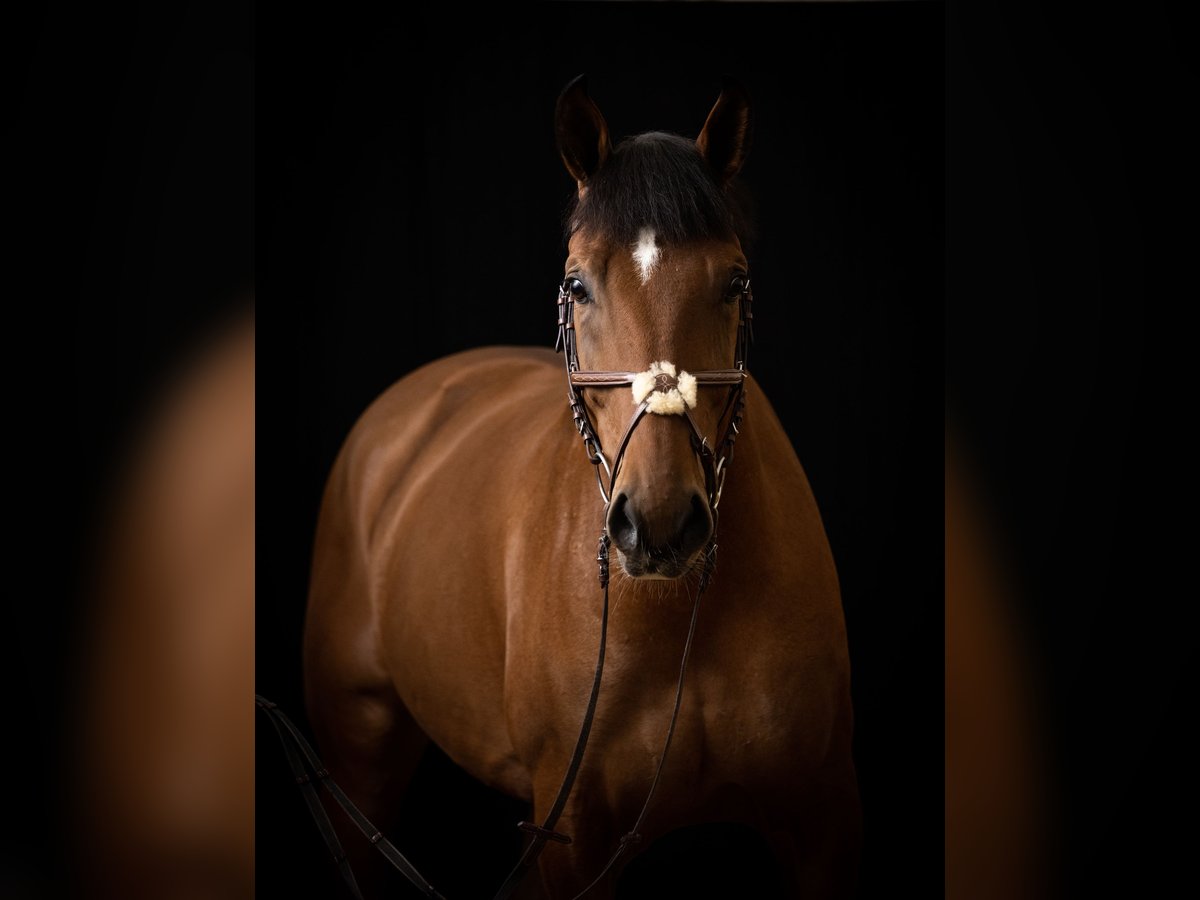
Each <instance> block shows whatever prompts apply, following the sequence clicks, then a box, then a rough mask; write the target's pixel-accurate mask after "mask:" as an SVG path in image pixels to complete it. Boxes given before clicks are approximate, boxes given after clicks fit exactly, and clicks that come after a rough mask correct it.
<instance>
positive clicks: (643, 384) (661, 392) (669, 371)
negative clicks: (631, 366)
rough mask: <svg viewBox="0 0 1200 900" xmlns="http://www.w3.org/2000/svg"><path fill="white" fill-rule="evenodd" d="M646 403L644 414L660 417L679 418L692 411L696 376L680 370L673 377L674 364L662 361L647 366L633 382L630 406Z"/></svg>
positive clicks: (694, 404) (694, 400) (694, 401)
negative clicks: (686, 411) (631, 403)
mask: <svg viewBox="0 0 1200 900" xmlns="http://www.w3.org/2000/svg"><path fill="white" fill-rule="evenodd" d="M643 400H645V401H646V411H647V412H652V413H657V414H658V415H660V416H681V415H683V412H684V410H685V409H688V408H691V409H694V408H695V407H696V376H695V375H689V374H688V373H687V372H684V371H683V370H679V372H678V374H676V370H675V364H674V363H669V362H667V361H666V360H663V361H662V362H656V363H651V364H650V368H649V369H647V370H646V371H645V372H639V373H638V374H637V376H636V377H635V378H634V379H633V403H634V405H635V406H636V405H638V404H639V403H641V402H642V401H643Z"/></svg>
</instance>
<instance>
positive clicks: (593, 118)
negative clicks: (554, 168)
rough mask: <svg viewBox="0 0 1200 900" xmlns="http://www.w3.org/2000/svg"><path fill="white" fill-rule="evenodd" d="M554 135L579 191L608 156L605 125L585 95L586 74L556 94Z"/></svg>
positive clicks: (594, 105)
mask: <svg viewBox="0 0 1200 900" xmlns="http://www.w3.org/2000/svg"><path fill="white" fill-rule="evenodd" d="M554 134H555V137H556V138H557V139H558V152H559V155H560V156H562V161H563V165H565V166H566V167H567V171H568V172H570V173H571V177H572V178H574V179H575V182H576V184H578V185H579V191H580V193H582V192H583V190H584V188H585V187H586V186H587V180H588V179H589V178H590V177H592V176H593V175H595V174H596V170H597V169H599V168H600V167H601V166H602V165H604V161H605V160H606V159H608V151H609V143H608V124H607V123H606V122H605V121H604V116H602V115H601V114H600V109H599V108H598V107H597V106H596V104H595V103H593V102H592V98H591V97H589V96H588V92H587V76H586V75H580V76H579V77H577V78H576V79H575V80H574V81H572V82H571V83H570V84H568V85H567V86H566V87H565V88H563V92H562V93H561V94H559V95H558V103H557V104H556V105H555V108H554Z"/></svg>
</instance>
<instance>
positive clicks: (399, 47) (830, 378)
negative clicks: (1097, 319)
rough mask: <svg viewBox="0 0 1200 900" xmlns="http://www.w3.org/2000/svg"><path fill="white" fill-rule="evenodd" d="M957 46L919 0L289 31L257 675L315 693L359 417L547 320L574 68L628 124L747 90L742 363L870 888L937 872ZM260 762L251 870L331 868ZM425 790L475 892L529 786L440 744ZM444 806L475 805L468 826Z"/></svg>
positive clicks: (425, 16)
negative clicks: (816, 633)
mask: <svg viewBox="0 0 1200 900" xmlns="http://www.w3.org/2000/svg"><path fill="white" fill-rule="evenodd" d="M942 36H943V25H942V9H941V7H940V5H935V4H924V3H903V4H833V5H816V4H813V5H809V4H800V5H790V4H789V5H782V4H778V5H777V4H764V5H757V4H741V3H738V4H720V5H707V4H706V5H693V4H623V3H610V4H586V3H564V4H545V5H539V6H531V7H516V8H508V7H505V8H504V9H503V10H502V11H496V12H491V13H484V14H482V15H474V14H472V15H468V14H466V13H465V12H464V11H462V10H457V9H454V8H451V9H449V10H442V11H435V10H433V9H430V8H406V9H405V11H403V12H394V13H389V14H372V15H367V14H349V13H346V14H341V15H336V16H332V17H330V16H328V15H326V14H322V15H320V16H317V17H306V16H305V15H292V16H289V17H288V18H287V19H286V20H277V21H274V22H272V28H271V36H270V45H271V52H270V54H269V59H268V60H267V64H266V65H264V66H263V67H262V68H261V70H260V72H259V79H258V84H257V92H258V109H259V110H260V114H259V137H258V144H257V154H258V178H259V189H260V196H262V197H263V198H264V199H265V201H266V202H263V203H261V204H260V213H259V215H260V217H261V218H260V223H259V224H260V227H259V240H260V245H259V246H260V252H261V272H262V273H263V287H262V289H261V291H260V297H259V318H260V321H259V348H260V351H259V352H260V364H259V367H258V391H259V401H258V408H259V416H260V423H261V427H260V431H259V438H258V459H259V466H258V473H259V474H258V479H259V481H258V489H259V493H260V500H259V504H258V521H259V525H258V533H259V540H260V549H259V575H258V579H259V589H258V597H259V600H258V604H259V607H258V609H259V612H258V655H257V670H258V689H259V690H260V692H262V693H264V694H266V695H268V696H270V697H272V698H273V699H275V700H276V701H278V702H279V703H280V704H281V705H283V706H284V707H285V708H286V709H287V710H289V711H291V712H292V713H294V714H296V715H300V713H301V710H302V697H301V693H300V688H299V673H300V657H299V646H300V635H301V627H302V618H303V606H304V597H305V591H306V584H307V566H308V561H309V554H310V544H311V539H312V533H313V527H314V522H315V518H316V513H317V508H318V503H319V499H320V492H321V489H322V486H323V482H324V478H325V476H326V473H327V472H328V469H329V467H330V465H331V463H332V461H333V458H334V455H335V454H336V452H337V450H338V447H339V445H340V443H341V441H342V439H343V438H344V437H345V435H346V433H347V431H348V430H349V428H350V427H351V425H352V424H353V422H354V420H355V418H356V417H357V416H358V415H359V414H360V413H361V412H362V410H363V409H364V408H365V407H366V406H367V405H368V404H369V403H370V401H371V400H372V399H373V398H374V397H375V396H376V395H377V394H378V393H379V392H380V391H382V390H383V389H384V388H385V387H387V386H388V385H389V384H390V383H392V382H393V381H394V380H396V379H398V378H400V377H401V376H403V375H404V374H406V373H407V372H410V371H412V370H413V369H414V368H415V367H417V366H419V365H420V364H422V363H425V362H427V361H429V360H432V359H434V358H436V357H439V356H442V355H444V354H446V353H450V352H453V351H456V350H461V349H465V348H468V347H474V346H479V345H484V344H493V343H513V344H542V345H545V344H547V343H549V342H551V341H552V337H553V309H554V307H553V293H554V286H555V284H556V281H557V279H558V278H559V276H560V273H561V268H562V260H563V256H564V253H563V242H562V235H561V215H562V210H563V208H564V205H565V203H566V201H567V199H568V198H569V196H570V193H571V190H572V185H571V183H570V181H569V179H568V177H567V176H566V174H565V172H564V171H563V169H562V167H561V164H560V163H559V161H558V159H557V155H556V151H555V148H554V144H553V135H552V111H553V105H554V100H555V97H556V95H557V92H558V91H559V90H560V89H561V87H562V86H563V85H564V84H565V83H566V82H567V81H568V80H569V79H570V78H571V77H572V76H574V75H576V74H578V73H579V72H584V71H585V72H587V73H589V76H590V84H591V91H592V94H593V97H594V98H595V99H596V101H597V102H598V104H599V105H600V107H601V109H602V110H603V111H604V112H605V114H606V116H607V118H608V123H609V126H610V129H611V130H612V132H613V134H614V136H621V135H626V134H632V133H637V132H639V131H645V130H650V129H659V130H668V131H675V132H679V133H684V134H690V135H694V134H695V133H696V132H697V131H698V129H699V127H700V125H701V124H702V123H703V121H704V117H705V115H706V114H707V112H708V110H709V108H710V106H711V104H712V102H713V101H714V100H715V98H716V95H717V93H718V90H719V85H720V76H721V74H722V73H725V72H728V73H731V74H735V75H737V76H738V77H740V78H741V79H742V80H743V81H744V83H745V84H746V85H747V87H748V88H749V90H750V93H751V95H752V97H753V99H754V101H755V108H756V111H757V131H756V135H755V145H754V148H753V150H752V152H751V154H750V159H749V162H748V164H747V166H746V168H745V170H744V178H745V181H746V183H747V185H748V187H749V189H750V191H751V193H752V194H753V195H754V196H755V198H756V200H757V207H758V223H759V232H760V239H759V240H758V242H757V244H756V246H755V247H754V249H753V252H752V253H751V255H750V261H751V269H752V273H753V278H754V284H755V298H756V300H757V303H756V304H755V305H756V324H757V326H758V329H757V332H758V333H757V339H758V340H757V344H756V346H755V347H754V349H753V353H752V369H753V371H754V372H755V375H756V376H757V378H758V379H759V381H760V382H761V384H762V385H763V388H764V389H765V390H766V392H767V394H768V396H770V397H771V399H772V401H773V402H774V404H775V406H776V409H777V410H778V412H779V415H780V417H781V419H782V421H783V422H784V425H785V427H786V428H787V431H788V433H789V435H790V436H791V438H792V441H793V443H794V445H795V447H796V450H797V452H798V454H799V456H800V458H801V461H802V462H803V463H804V465H805V468H806V470H807V472H808V475H809V478H810V480H811V482H812V485H813V489H814V491H815V493H816V497H817V500H818V503H819V504H820V507H821V510H822V514H823V516H824V521H825V525H826V528H827V530H828V534H829V539H830V542H831V544H832V547H833V552H834V556H835V559H836V561H837V564H838V569H839V575H840V578H841V584H842V591H843V599H844V604H845V610H846V618H847V625H848V630H849V638H850V649H851V654H852V664H853V688H854V702H855V709H856V715H857V728H856V745H855V753H856V758H857V761H858V765H859V774H860V783H861V790H862V798H863V806H864V815H865V839H866V843H865V848H864V854H865V855H864V861H863V869H862V876H863V877H862V895H863V896H882V895H883V894H884V893H885V891H887V890H888V888H889V886H891V885H894V884H896V883H902V884H904V885H906V887H908V888H911V889H913V890H914V891H915V892H916V893H918V894H921V895H933V894H934V893H937V892H938V891H939V886H940V884H941V878H942V862H941V857H942V833H941V825H940V822H941V809H942V633H943V632H942V600H941V582H942V539H941V529H940V506H941V494H942V491H941V468H942V427H941V426H942V390H941V386H942V357H943V355H942V340H943V327H942V263H943V229H942V200H943V188H942V184H943V125H942V99H943V81H942V65H943V63H942V59H943V56H942ZM514 424H515V423H514ZM563 427H564V428H568V427H570V424H569V415H568V412H567V410H566V407H565V404H564V409H563ZM498 437H499V438H500V439H501V440H503V439H504V436H503V435H500V436H498ZM531 462H533V461H531ZM570 462H571V461H569V460H567V461H559V462H557V463H556V464H570ZM579 462H580V464H584V463H583V461H582V458H581V459H580V460H579ZM538 464H541V465H545V464H546V462H545V461H541V463H538ZM581 564H582V562H581ZM262 737H265V733H264V732H262V731H261V730H260V738H262ZM257 752H258V758H259V787H258V791H259V802H258V807H257V816H258V835H259V850H258V856H259V876H258V877H259V885H260V889H261V890H263V891H265V892H269V893H275V892H276V890H277V889H278V888H279V887H280V886H281V885H282V884H283V883H284V882H285V881H288V880H296V879H299V880H300V881H301V882H303V883H310V884H311V879H318V880H320V879H325V880H329V879H330V877H331V876H330V867H329V866H328V864H327V860H326V859H325V858H324V851H323V849H321V848H320V846H319V844H318V843H317V838H316V836H315V833H314V832H313V830H312V828H311V826H310V825H309V824H308V823H307V822H306V821H304V820H303V815H304V814H303V812H302V811H301V810H302V807H301V805H300V802H299V800H298V798H297V797H295V796H294V789H292V788H291V786H290V784H289V783H288V779H287V777H286V775H285V765H284V761H283V758H282V755H281V753H280V751H279V750H278V748H277V747H276V746H275V745H274V742H273V740H260V741H259V744H258V751H257ZM416 791H417V794H416V796H414V798H413V812H412V816H413V817H414V818H415V819H417V820H426V821H432V822H433V823H434V825H435V826H436V824H437V823H442V824H443V825H447V824H452V825H453V826H454V827H455V828H457V829H460V831H458V832H457V835H458V836H457V837H456V838H453V839H448V838H442V839H440V840H439V839H435V838H431V837H430V836H429V835H428V834H427V833H424V832H423V829H422V828H419V827H417V826H416V825H414V824H410V825H407V826H405V828H404V830H402V831H401V832H400V834H399V842H400V843H401V845H402V846H403V847H406V848H411V849H412V850H413V853H414V856H415V858H416V860H417V861H418V864H419V865H422V867H423V868H424V867H426V866H427V868H428V869H429V871H428V872H427V875H428V877H429V878H430V879H431V880H432V881H433V882H434V883H435V884H438V885H439V886H440V887H444V888H445V889H446V891H447V893H451V892H453V895H458V896H480V895H483V893H484V892H485V891H486V890H487V889H488V888H490V887H494V886H495V885H496V884H497V883H498V882H499V880H500V878H501V876H502V874H503V870H504V868H505V864H506V863H509V862H511V860H512V858H513V857H514V855H515V853H516V852H517V844H516V833H515V830H514V829H512V827H511V826H512V821H513V819H514V817H515V816H516V815H517V814H519V808H514V806H513V804H510V803H505V802H504V801H502V800H499V799H498V798H496V797H494V796H492V795H490V794H489V793H488V792H486V791H483V790H482V789H481V788H479V787H478V786H476V785H473V784H472V783H470V782H469V781H467V780H466V779H465V778H464V777H462V776H461V775H460V774H458V773H456V772H455V771H453V770H452V767H450V766H449V764H448V763H447V762H446V761H445V760H444V758H439V757H438V756H437V755H436V754H431V756H430V758H429V759H427V760H426V763H425V765H424V768H423V769H422V771H421V773H420V774H419V776H418V786H417V788H416ZM448 797H449V798H454V800H453V802H454V803H462V804H464V805H463V807H462V808H461V809H459V810H456V811H455V813H454V814H453V815H449V816H448V815H447V814H446V813H445V811H444V810H445V807H446V806H447V805H452V804H451V802H450V801H448V800H447V799H446V798H448ZM439 810H440V811H439ZM292 842H294V843H292ZM439 843H440V846H439ZM297 847H299V848H302V849H303V850H304V851H306V852H301V853H297V852H296V848H297ZM463 859H470V860H472V864H471V865H470V866H462V865H461V861H462V860H463ZM703 877H705V878H707V879H710V881H709V882H708V883H709V885H710V886H711V885H712V884H713V883H714V882H712V881H711V879H712V878H713V877H714V875H713V873H712V872H711V871H709V872H707V873H704V874H703ZM330 883H331V884H332V882H330ZM330 889H331V890H332V887H331V888H330Z"/></svg>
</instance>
